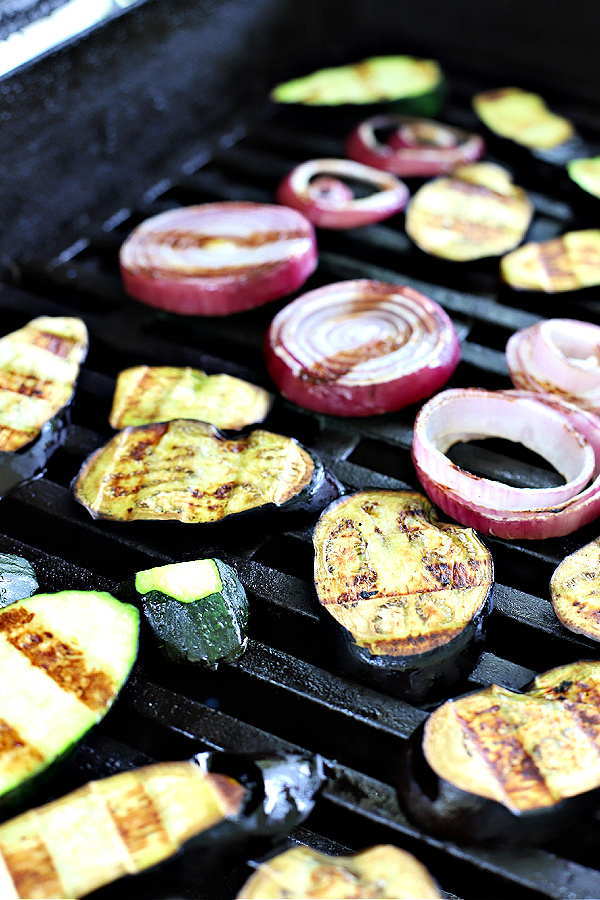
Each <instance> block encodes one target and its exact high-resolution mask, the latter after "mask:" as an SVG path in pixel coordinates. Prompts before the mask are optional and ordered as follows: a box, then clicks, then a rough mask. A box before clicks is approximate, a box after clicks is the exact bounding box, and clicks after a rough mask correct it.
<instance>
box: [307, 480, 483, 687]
mask: <svg viewBox="0 0 600 900" xmlns="http://www.w3.org/2000/svg"><path fill="white" fill-rule="evenodd" d="M313 543H314V547H315V585H316V590H317V596H318V599H319V602H320V604H321V612H322V615H321V620H322V624H323V627H324V629H325V630H326V634H327V637H328V638H329V647H330V649H331V652H333V653H334V655H335V658H336V660H337V662H338V664H339V666H340V668H342V669H343V671H345V672H346V673H347V674H350V675H351V676H353V677H356V678H358V679H360V680H362V681H366V682H369V683H371V684H374V685H376V686H377V687H379V688H382V689H383V690H385V691H388V692H389V693H392V694H396V695H398V696H401V697H405V698H406V699H409V700H410V701H411V702H416V703H422V702H429V701H433V700H435V699H439V698H440V697H441V696H445V697H447V696H448V693H451V692H452V691H453V690H456V689H458V688H459V687H460V686H461V685H462V683H463V681H464V680H465V679H466V677H467V675H468V674H469V673H470V672H471V670H472V668H473V665H474V662H475V660H476V658H477V657H478V655H479V653H480V652H481V649H482V643H483V640H484V636H485V625H486V619H487V617H488V615H489V612H490V611H491V607H492V587H493V564H492V558H491V555H490V553H489V551H488V550H487V548H486V547H485V546H484V545H483V544H482V542H481V541H480V540H479V538H478V537H477V535H476V534H475V532H473V531H472V529H470V528H462V527H460V526H457V525H450V524H446V523H443V522H440V521H439V520H438V519H437V516H436V514H435V510H434V507H433V505H432V504H431V502H430V501H429V500H428V499H427V498H426V497H425V496H423V495H422V494H418V493H413V492H411V491H380V490H372V491H361V492H359V493H357V494H352V495H350V496H347V497H343V498H341V499H340V500H337V501H335V502H334V503H332V504H331V505H330V506H329V507H328V508H327V509H326V510H325V511H324V512H323V514H322V515H321V517H320V519H319V521H318V522H317V526H316V528H315V532H314V536H313Z"/></svg>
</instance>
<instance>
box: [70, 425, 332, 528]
mask: <svg viewBox="0 0 600 900" xmlns="http://www.w3.org/2000/svg"><path fill="white" fill-rule="evenodd" d="M73 490H74V495H75V499H76V500H78V501H79V503H82V504H83V505H84V506H85V507H86V509H87V510H88V512H89V513H90V514H91V515H92V517H93V518H100V519H113V520H116V521H122V522H127V521H133V520H136V519H153V520H177V521H180V522H185V523H188V524H195V523H200V522H217V521H220V520H221V519H224V518H225V517H226V516H231V515H233V514H237V513H247V512H250V511H253V510H258V509H264V508H267V507H277V508H280V509H282V510H286V511H299V510H304V511H312V510H315V509H322V508H323V506H325V505H326V503H329V502H330V500H331V499H333V497H335V496H337V495H338V494H339V492H340V485H339V484H338V483H337V482H336V480H335V479H334V478H333V476H331V475H330V473H328V472H327V471H326V469H325V468H324V466H323V464H322V463H321V461H320V460H319V459H318V458H317V457H316V456H314V455H313V454H311V453H309V452H308V450H306V449H305V448H304V447H302V446H301V445H300V444H299V443H298V442H297V441H295V440H294V439H293V438H288V437H284V436H282V435H279V434H273V433H271V432H269V431H263V430H260V429H257V430H255V431H252V432H250V434H248V435H245V436H241V437H237V438H235V439H228V438H226V437H225V436H224V435H223V434H221V432H219V431H218V430H217V429H216V428H215V427H214V426H213V425H209V424H207V423H206V422H195V421H192V420H189V419H174V420H173V421H171V422H162V423H158V424H151V425H140V426H138V427H130V428H125V429H124V430H123V431H121V432H119V434H117V435H115V437H114V438H112V440H111V441H109V443H108V444H106V445H105V446H104V447H102V448H100V449H99V450H97V451H96V452H95V453H93V454H92V455H91V456H90V457H89V458H88V460H86V462H84V464H83V466H82V467H81V469H80V472H79V474H78V475H77V477H76V479H75V481H74V485H73Z"/></svg>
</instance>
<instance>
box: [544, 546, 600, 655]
mask: <svg viewBox="0 0 600 900" xmlns="http://www.w3.org/2000/svg"><path fill="white" fill-rule="evenodd" d="M550 599H551V600H552V606H553V607H554V612H555V613H556V615H557V617H558V619H559V621H560V622H562V624H563V625H564V626H565V628H568V629H570V631H574V632H575V633H576V634H584V635H585V636H586V637H589V638H591V639H592V640H593V641H600V538H596V540H594V541H590V543H589V544H586V545H585V546H584V547H580V548H579V550H576V551H575V553H571V554H570V555H569V556H567V557H565V559H563V561H562V562H561V563H560V564H559V565H558V566H557V567H556V569H555V570H554V572H553V574H552V578H551V579H550Z"/></svg>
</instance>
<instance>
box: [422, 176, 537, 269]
mask: <svg viewBox="0 0 600 900" xmlns="http://www.w3.org/2000/svg"><path fill="white" fill-rule="evenodd" d="M532 216H533V205H532V203H531V201H530V200H529V198H528V196H527V194H526V193H525V191H524V190H523V189H522V188H520V187H518V186H517V185H515V184H513V182H512V178H511V176H510V174H509V172H508V171H507V170H506V169H503V168H502V167H501V166H498V165H496V164H494V163H472V164H470V165H466V166H459V168H457V169H456V170H455V171H454V172H453V173H452V175H451V176H447V177H446V176H443V177H440V178H434V179H433V180H431V181H428V182H426V183H425V184H424V185H423V186H422V187H421V188H419V190H418V191H417V192H416V193H415V194H414V195H413V197H412V198H411V200H410V202H409V204H408V206H407V208H406V233H407V234H408V236H409V237H410V239H411V240H412V241H413V242H414V243H415V244H416V245H417V247H419V248H420V249H421V250H423V251H424V252H425V253H429V254H431V255H433V256H438V257H441V258H442V259H447V260H450V261H452V262H467V261H469V260H474V259H485V258H486V257H489V256H501V255H502V254H503V253H506V252H507V251H508V250H511V249H512V248H513V247H516V246H517V244H520V243H521V241H522V240H523V238H524V237H525V234H526V232H527V229H528V228H529V224H530V222H531V218H532Z"/></svg>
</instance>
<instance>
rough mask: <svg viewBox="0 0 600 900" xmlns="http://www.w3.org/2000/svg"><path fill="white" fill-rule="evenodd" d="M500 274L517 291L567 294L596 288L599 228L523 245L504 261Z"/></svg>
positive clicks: (599, 270)
mask: <svg viewBox="0 0 600 900" xmlns="http://www.w3.org/2000/svg"><path fill="white" fill-rule="evenodd" d="M500 273H501V276H502V279H503V281H504V282H505V283H506V284H507V285H509V286H510V287H511V288H512V289H513V290H518V291H538V292H541V293H544V294H558V293H560V294H564V293H565V292H568V291H581V290H583V289H585V288H589V287H595V286H596V285H598V284H600V229H597V228H589V229H586V230H584V231H567V232H566V233H565V234H563V235H562V236H561V237H558V238H552V240H549V241H541V242H530V243H528V244H523V246H522V247H519V248H518V249H517V250H513V252H512V253H508V254H507V255H506V256H504V257H503V258H502V260H501V262H500Z"/></svg>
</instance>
